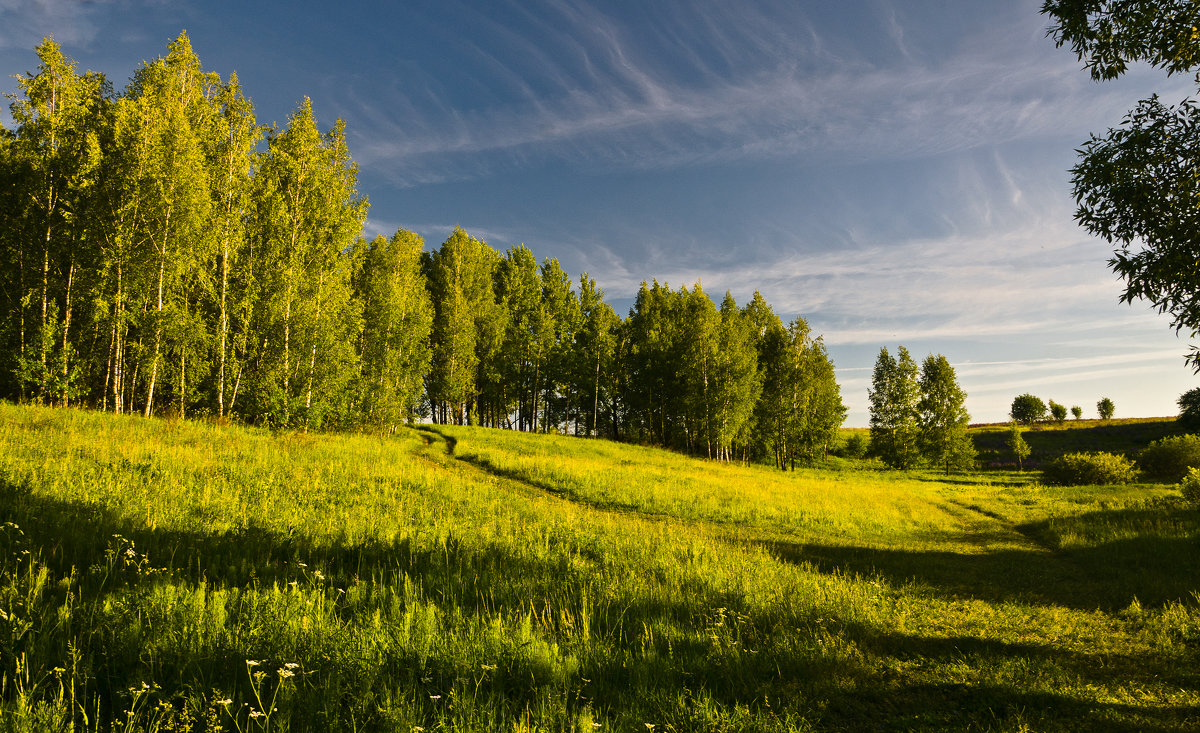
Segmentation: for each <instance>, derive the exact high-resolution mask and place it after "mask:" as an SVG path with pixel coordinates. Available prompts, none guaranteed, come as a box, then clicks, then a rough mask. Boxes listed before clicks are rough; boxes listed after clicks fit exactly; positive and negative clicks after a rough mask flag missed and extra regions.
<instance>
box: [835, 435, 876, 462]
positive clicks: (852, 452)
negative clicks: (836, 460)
mask: <svg viewBox="0 0 1200 733" xmlns="http://www.w3.org/2000/svg"><path fill="white" fill-rule="evenodd" d="M870 448H871V445H870V442H869V440H868V438H867V436H866V435H863V434H862V433H851V434H850V437H849V438H846V442H845V444H844V445H843V446H842V451H841V455H842V456H844V457H846V458H862V457H863V456H865V455H867V451H869V450H870Z"/></svg>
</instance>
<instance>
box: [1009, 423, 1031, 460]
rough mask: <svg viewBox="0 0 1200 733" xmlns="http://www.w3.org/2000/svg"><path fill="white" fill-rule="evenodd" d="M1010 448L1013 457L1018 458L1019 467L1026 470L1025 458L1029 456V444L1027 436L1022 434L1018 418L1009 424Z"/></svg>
mask: <svg viewBox="0 0 1200 733" xmlns="http://www.w3.org/2000/svg"><path fill="white" fill-rule="evenodd" d="M1008 448H1009V450H1011V451H1012V452H1013V457H1014V458H1016V459H1017V468H1018V469H1020V470H1022V471H1023V470H1025V459H1026V458H1028V457H1029V453H1030V450H1029V444H1028V443H1026V442H1025V437H1024V436H1023V435H1021V425H1020V423H1018V422H1017V421H1016V420H1013V421H1012V422H1011V423H1009V424H1008Z"/></svg>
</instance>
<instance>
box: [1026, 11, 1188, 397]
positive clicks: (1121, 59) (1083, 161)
mask: <svg viewBox="0 0 1200 733" xmlns="http://www.w3.org/2000/svg"><path fill="white" fill-rule="evenodd" d="M1042 12H1043V13H1046V14H1048V15H1050V16H1051V18H1053V20H1054V24H1053V25H1052V26H1051V28H1050V33H1051V35H1053V37H1054V39H1055V41H1056V43H1057V44H1058V45H1060V46H1061V45H1064V44H1067V45H1070V47H1071V49H1072V50H1073V51H1074V52H1075V54H1076V56H1077V58H1079V59H1080V60H1083V61H1084V62H1085V65H1086V66H1087V67H1088V68H1089V69H1091V74H1092V78H1093V79H1097V80H1100V79H1115V78H1117V77H1119V76H1120V75H1122V74H1123V73H1124V72H1125V71H1126V68H1127V65H1128V64H1129V63H1133V62H1137V61H1145V62H1148V63H1150V64H1151V65H1153V66H1156V67H1158V68H1161V69H1163V70H1165V71H1166V72H1167V73H1168V74H1174V73H1179V72H1188V71H1192V70H1194V69H1195V68H1196V66H1197V64H1198V63H1200V35H1198V34H1197V32H1196V17H1197V7H1196V3H1195V2H1193V0H1168V1H1167V2H1157V1H1155V2H1150V0H1132V1H1122V2H1117V1H1116V0H1047V1H1046V2H1045V3H1044V4H1043V6H1042ZM1198 115H1200V108H1197V105H1196V102H1195V100H1193V99H1185V100H1183V101H1182V102H1180V103H1179V104H1177V105H1175V106H1167V105H1165V104H1163V103H1162V102H1161V101H1160V100H1159V99H1158V96H1157V95H1155V96H1152V97H1150V98H1149V99H1144V100H1142V101H1141V102H1139V103H1138V105H1137V107H1136V108H1134V110H1133V111H1131V112H1130V113H1129V114H1128V115H1127V116H1126V117H1125V119H1124V121H1123V122H1122V124H1121V126H1120V127H1117V128H1112V129H1110V130H1109V131H1108V132H1107V134H1105V135H1103V136H1099V135H1093V136H1092V137H1091V138H1090V139H1089V140H1088V141H1087V142H1086V143H1085V144H1084V145H1083V146H1082V148H1081V149H1080V150H1079V155H1080V160H1079V163H1078V164H1077V165H1076V166H1075V167H1074V168H1073V169H1072V171H1071V172H1072V183H1073V186H1074V192H1075V200H1076V202H1077V204H1078V208H1077V210H1076V213H1075V218H1076V219H1077V220H1078V221H1079V223H1080V224H1082V225H1083V227H1084V228H1085V229H1087V231H1088V232H1090V233H1091V234H1093V235H1096V236H1099V237H1102V238H1103V239H1105V240H1106V241H1107V242H1109V244H1111V245H1113V246H1114V247H1115V251H1114V252H1113V257H1112V258H1111V259H1110V260H1109V266H1110V267H1111V268H1112V269H1113V270H1114V271H1115V272H1116V273H1117V274H1118V275H1119V276H1120V277H1121V278H1122V279H1124V280H1125V290H1124V292H1123V293H1122V295H1121V299H1122V300H1123V301H1125V302H1132V301H1133V300H1135V299H1143V300H1147V301H1149V302H1150V303H1151V304H1152V305H1153V306H1154V307H1155V308H1156V309H1157V310H1158V311H1159V312H1160V313H1167V314H1169V315H1170V317H1171V325H1172V327H1174V328H1175V330H1176V331H1182V330H1186V331H1188V332H1189V333H1191V334H1192V335H1195V334H1196V333H1197V330H1198V329H1200V303H1198V302H1197V299H1196V298H1195V297H1193V294H1194V293H1195V292H1196V289H1197V287H1198V285H1200V276H1198V275H1197V271H1196V267H1195V250H1196V246H1197V234H1196V227H1195V226H1194V217H1195V201H1196V196H1197V191H1198V184H1197V181H1198V180H1200V176H1198V175H1197V173H1198V171H1200V155H1198V154H1197V152H1196V151H1197V150H1200V125H1198V124H1197V121H1198V119H1200V116H1198ZM1188 360H1189V361H1190V362H1191V364H1192V366H1193V367H1194V368H1196V369H1200V350H1197V349H1196V348H1195V347H1193V348H1192V351H1191V353H1190V355H1189V357H1188ZM1105 419H1107V418H1105Z"/></svg>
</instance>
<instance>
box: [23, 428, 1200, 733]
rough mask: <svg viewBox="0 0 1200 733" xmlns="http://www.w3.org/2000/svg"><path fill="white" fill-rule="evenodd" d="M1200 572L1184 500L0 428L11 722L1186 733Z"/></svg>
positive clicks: (176, 432) (196, 727)
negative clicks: (1183, 732)
mask: <svg viewBox="0 0 1200 733" xmlns="http://www.w3.org/2000/svg"><path fill="white" fill-rule="evenodd" d="M1064 432H1069V431H1066V430H1064ZM1027 437H1029V436H1027ZM1077 438H1078V436H1073V437H1072V440H1075V439H1077ZM1033 442H1034V441H1033V440H1030V443H1031V445H1032V444H1033ZM1101 447H1102V446H1101ZM1198 568H1200V511H1198V510H1197V509H1195V508H1192V507H1189V506H1185V505H1184V503H1183V502H1182V501H1181V500H1180V498H1179V494H1178V491H1177V490H1176V489H1175V488H1174V487H1173V486H1168V485H1159V484H1135V485H1126V486H1092V487H1070V488H1064V487H1054V488H1050V487H1043V486H1041V485H1039V484H1038V482H1037V474H1036V473H1034V472H1020V471H1014V470H993V471H987V472H977V473H969V474H955V475H950V476H945V475H943V474H941V473H938V472H925V471H912V472H897V471H886V470H881V469H880V468H879V467H878V466H877V465H875V464H874V463H872V462H869V461H855V460H840V459H831V460H830V461H829V462H827V463H825V464H823V465H821V466H820V467H816V468H809V469H801V470H797V471H795V472H786V473H785V472H780V471H777V470H774V469H771V468H765V467H744V466H738V465H729V464H719V463H714V462H710V461H703V460H697V459H692V458H687V457H683V456H679V455H676V454H672V453H669V452H666V451H662V450H658V449H650V448H641V447H637V446H629V445H620V444H615V443H610V442H605V441H593V440H584V439H577V438H567V437H558V436H545V435H527V434H520V433H512V432H507V431H498V430H488V429H483V428H468V427H454V428H452V427H445V426H420V427H419V428H417V429H408V430H403V431H401V432H399V433H398V434H396V435H393V436H387V437H380V436H368V435H306V434H297V433H291V434H276V433H271V432H268V431H264V430H260V429H253V428H244V427H234V426H216V425H212V424H208V423H204V422H196V421H167V420H149V421H148V420H143V419H140V418H136V417H128V416H113V415H105V414H98V413H93V412H84V411H76V410H53V409H48V408H37V407H17V406H13V405H8V404H0V731H39V732H40V731H105V732H107V731H130V732H132V731H163V732H167V731H177V732H183V731H218V730H220V731H239V732H243V731H266V730H270V731H406V732H409V731H438V730H456V731H485V730H502V731H535V730H537V731H599V732H600V733H603V732H604V731H642V732H646V731H649V733H662V732H664V731H809V730H822V731H823V730H834V731H839V730H845V731H858V730H994V731H1022V730H1029V731H1034V730H1036V731H1043V730H1081V731H1083V730H1087V731H1091V730H1110V731H1169V730H1195V729H1196V728H1197V727H1200V570H1198Z"/></svg>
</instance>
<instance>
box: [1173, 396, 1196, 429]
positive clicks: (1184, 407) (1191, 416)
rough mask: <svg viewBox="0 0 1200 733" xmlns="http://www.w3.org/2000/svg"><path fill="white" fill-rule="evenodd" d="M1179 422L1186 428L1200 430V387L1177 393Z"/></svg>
mask: <svg viewBox="0 0 1200 733" xmlns="http://www.w3.org/2000/svg"><path fill="white" fill-rule="evenodd" d="M1176 404H1178V405H1179V424H1180V425H1181V426H1182V427H1183V428H1185V429H1187V430H1200V387H1197V388H1195V389H1189V390H1188V391H1187V392H1184V393H1183V394H1181V395H1179V401H1178V402H1177V403H1176Z"/></svg>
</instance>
